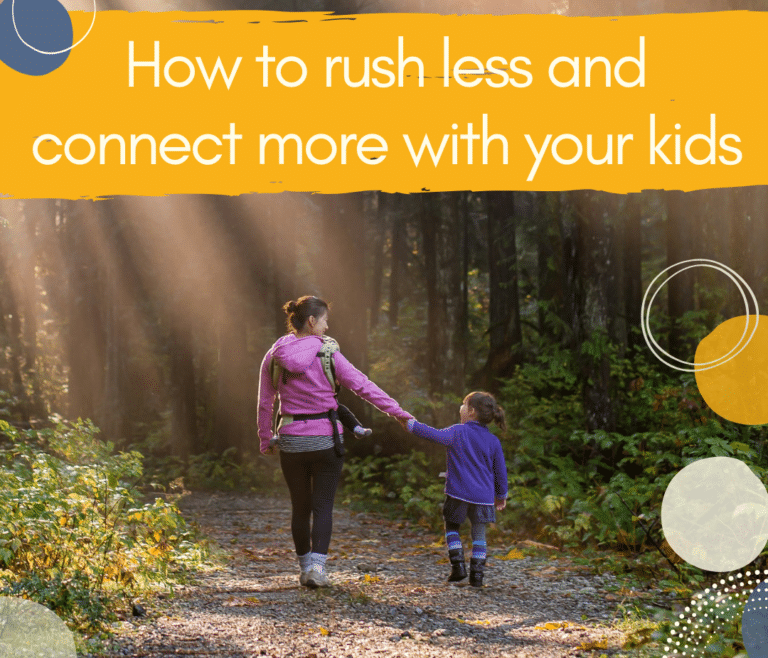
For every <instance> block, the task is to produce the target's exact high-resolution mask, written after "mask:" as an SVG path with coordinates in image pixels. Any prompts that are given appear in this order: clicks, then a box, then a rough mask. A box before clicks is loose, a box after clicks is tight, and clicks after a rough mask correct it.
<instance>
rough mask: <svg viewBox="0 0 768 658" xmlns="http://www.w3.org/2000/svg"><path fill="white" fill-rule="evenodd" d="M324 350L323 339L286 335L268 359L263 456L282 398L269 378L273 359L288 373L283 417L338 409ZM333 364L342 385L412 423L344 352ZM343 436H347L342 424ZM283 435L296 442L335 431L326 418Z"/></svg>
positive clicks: (262, 403)
mask: <svg viewBox="0 0 768 658" xmlns="http://www.w3.org/2000/svg"><path fill="white" fill-rule="evenodd" d="M322 346H323V341H322V340H321V339H320V338H319V337H318V336H304V337H303V338H297V337H296V336H295V335H294V334H287V335H285V336H283V337H281V338H279V339H278V340H277V342H276V343H275V344H274V345H273V346H272V347H271V348H270V349H269V351H268V352H267V353H266V355H265V356H264V360H263V361H262V362H261V377H260V379H259V439H260V440H261V448H262V450H264V449H266V447H267V446H268V445H269V439H270V438H271V437H272V408H273V404H274V401H275V395H276V394H277V392H278V391H277V390H275V387H274V386H273V384H272V377H271V376H270V372H269V365H270V362H271V361H272V359H276V360H277V362H278V363H279V364H280V365H281V366H282V367H283V368H285V371H286V377H285V378H284V380H281V381H280V382H279V383H278V389H279V393H280V403H281V405H282V410H283V413H285V414H291V415H296V414H315V413H321V412H324V411H328V410H329V409H336V408H338V406H339V404H338V402H337V401H336V398H335V397H334V395H333V394H334V390H333V388H332V387H331V383H330V382H329V381H328V377H326V375H325V371H324V370H323V366H322V363H321V362H320V359H319V358H318V356H317V353H318V352H319V351H320V348H321V347H322ZM333 360H334V367H335V369H336V379H337V380H338V381H339V384H341V385H342V386H344V387H346V388H348V389H349V390H351V391H352V392H354V393H356V394H357V395H359V396H360V397H361V398H363V400H366V401H367V402H370V403H371V404H372V405H373V406H374V407H376V408H377V409H379V410H381V411H383V412H384V413H386V414H389V415H390V416H394V417H396V418H411V417H412V416H411V414H409V413H408V412H407V411H404V410H403V409H401V408H400V405H399V404H397V402H395V401H394V400H393V399H392V398H391V397H389V396H388V395H387V394H386V393H385V392H384V391H382V390H381V389H380V388H379V387H378V386H376V384H374V383H373V382H372V381H371V380H370V379H368V377H366V376H365V375H364V374H363V373H362V372H360V371H359V370H358V369H357V368H355V367H354V366H353V365H352V364H351V363H350V362H349V361H347V359H346V358H345V357H344V355H343V354H342V353H341V352H334V354H333ZM339 432H340V433H341V432H342V426H341V423H339ZM281 433H283V434H290V435H293V436H330V435H331V434H333V428H332V427H331V422H330V421H329V420H327V419H325V418H321V419H318V420H297V421H294V422H293V423H291V424H290V425H286V426H284V427H282V428H281Z"/></svg>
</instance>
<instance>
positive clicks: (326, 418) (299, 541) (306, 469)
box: [259, 296, 412, 589]
mask: <svg viewBox="0 0 768 658" xmlns="http://www.w3.org/2000/svg"><path fill="white" fill-rule="evenodd" d="M283 310H284V311H285V312H286V314H287V315H288V330H289V332H290V333H289V334H287V335H286V336H283V337H282V338H280V339H278V340H277V342H276V343H275V344H274V345H273V346H272V347H271V348H270V350H269V351H268V352H267V354H266V355H265V356H264V360H263V361H262V363H261V378H260V381H259V439H260V442H261V452H262V453H264V454H271V452H272V451H273V448H271V447H270V440H271V438H272V413H273V407H274V400H275V395H279V396H280V413H281V415H282V417H283V418H282V422H281V425H280V428H279V430H278V431H279V435H280V437H279V441H278V445H279V448H280V466H281V468H282V470H283V475H284V476H285V481H286V483H287V485H288V489H289V491H290V493H291V505H292V508H293V511H292V516H291V533H292V534H293V542H294V544H295V546H296V555H297V556H298V560H299V568H300V569H301V574H300V576H299V582H300V583H301V584H302V585H306V586H307V587H310V588H312V589H314V588H316V587H328V586H329V585H330V582H329V580H328V577H327V575H326V573H325V560H326V557H327V554H328V546H329V545H330V542H331V529H332V522H333V520H332V514H333V501H334V498H335V496H336V487H337V486H338V484H339V477H340V475H341V467H342V466H343V464H344V458H343V456H342V455H343V443H342V442H343V439H342V437H341V432H342V429H341V427H340V425H339V423H338V419H337V415H336V409H337V407H338V402H337V401H336V397H335V393H336V391H335V388H334V386H333V384H331V381H330V380H329V378H328V375H327V373H326V370H325V369H324V367H323V364H322V358H321V355H322V354H323V352H325V353H326V354H327V350H324V349H323V345H324V339H323V336H324V335H325V332H326V331H327V330H328V304H326V302H324V301H323V300H322V299H319V298H318V297H311V296H307V297H301V298H300V299H298V300H297V301H295V302H294V301H291V302H288V303H287V304H286V305H285V306H284V307H283ZM326 340H328V339H326ZM321 350H323V351H321ZM330 358H331V359H332V360H333V366H334V367H335V373H334V374H335V377H336V380H337V381H338V382H339V383H340V384H341V385H342V386H345V387H347V388H348V389H350V390H351V391H353V392H354V393H356V394H357V395H358V396H360V397H361V398H363V399H364V400H367V401H368V402H370V403H371V404H372V405H374V406H375V407H377V408H378V409H380V410H381V411H383V412H384V413H387V414H390V415H391V416H394V417H395V418H397V419H406V420H407V419H408V418H411V417H412V416H411V414H409V413H408V412H407V411H404V410H403V409H401V408H400V405H398V404H397V402H395V401H394V400H393V399H392V398H390V397H389V396H388V395H387V394H386V393H385V392H384V391H382V390H381V389H380V388H379V387H378V386H376V385H375V384H374V383H373V382H371V381H370V380H369V379H368V378H367V377H366V376H365V375H364V374H363V373H361V372H360V371H359V370H357V368H355V367H354V366H353V365H352V364H351V363H350V362H349V361H347V359H346V358H345V357H344V356H343V355H342V354H341V352H339V351H338V350H336V351H333V353H332V354H331V355H330ZM310 517H311V521H312V525H311V530H310Z"/></svg>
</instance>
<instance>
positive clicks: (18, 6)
mask: <svg viewBox="0 0 768 658" xmlns="http://www.w3.org/2000/svg"><path fill="white" fill-rule="evenodd" d="M12 5H13V14H14V15H15V17H16V27H17V28H18V34H17V33H16V29H14V27H13V16H12V15H11V6H12ZM19 34H20V35H21V36H22V38H23V39H24V41H26V42H27V43H28V44H29V45H30V46H34V47H35V48H37V49H38V50H45V51H48V52H55V51H58V50H64V48H69V47H70V46H71V45H72V20H71V19H70V17H69V13H68V12H67V10H66V9H65V8H64V5H62V4H61V3H60V2H58V0H15V1H14V0H4V2H3V3H2V4H0V60H1V61H3V62H4V63H5V64H7V65H8V66H10V67H11V68H12V69H14V70H15V71H18V72H19V73H26V74H27V75H45V74H46V73H50V72H51V71H54V70H56V69H57V68H59V67H60V66H61V65H62V64H63V63H64V62H65V61H66V59H67V57H69V50H67V51H65V52H63V53H60V54H58V55H44V54H42V53H39V52H37V51H35V50H32V48H29V47H28V46H26V45H24V43H23V42H22V41H21V39H19Z"/></svg>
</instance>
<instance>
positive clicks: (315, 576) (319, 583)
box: [306, 569, 331, 589]
mask: <svg viewBox="0 0 768 658" xmlns="http://www.w3.org/2000/svg"><path fill="white" fill-rule="evenodd" d="M306 585H307V587H309V588H310V589H317V588H318V587H330V586H331V581H330V580H328V576H326V575H325V574H324V573H322V572H320V571H316V570H315V569H312V570H311V571H310V572H309V574H308V575H307V582H306Z"/></svg>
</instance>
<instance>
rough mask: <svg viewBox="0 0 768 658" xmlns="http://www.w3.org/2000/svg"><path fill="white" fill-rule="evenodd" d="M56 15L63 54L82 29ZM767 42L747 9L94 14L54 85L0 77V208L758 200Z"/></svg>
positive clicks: (766, 160)
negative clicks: (309, 197)
mask: <svg viewBox="0 0 768 658" xmlns="http://www.w3.org/2000/svg"><path fill="white" fill-rule="evenodd" d="M7 1H8V2H9V1H10V0H7ZM71 20H72V33H73V40H74V41H77V40H78V39H80V38H81V37H82V36H83V35H85V34H86V32H87V30H88V27H89V25H90V22H91V15H90V14H86V13H82V12H74V13H72V14H71ZM766 33H768V16H766V15H765V14H762V13H751V12H726V13H715V14H682V15H657V16H644V17H622V18H566V17H561V16H554V15H546V16H541V15H538V16H469V15H467V16H437V15H415V14H387V15H358V16H355V17H337V16H329V15H324V14H307V13H297V14H285V13H276V12H234V11H233V12H199V13H184V12H168V13H160V14H157V13H126V12H117V11H110V12H100V13H99V14H98V15H97V17H96V21H95V23H94V26H93V29H92V30H91V32H90V33H88V34H87V37H86V38H85V39H84V40H83V41H82V43H80V44H78V45H76V46H75V47H74V48H73V49H72V50H71V52H70V54H69V57H68V58H67V59H66V61H64V62H63V63H62V64H61V65H60V66H59V67H58V68H56V69H55V70H53V71H51V72H49V73H46V74H44V75H26V74H24V73H20V72H19V71H17V70H14V69H13V68H11V67H9V66H6V65H4V64H2V63H0V84H2V89H3V97H4V101H5V107H6V109H5V116H6V128H5V136H4V140H3V142H4V143H3V147H2V149H1V150H0V167H1V168H2V177H1V178H0V195H6V196H10V197H16V198H43V197H61V198H81V197H87V198H96V197H103V196H111V195H118V194H120V195H148V196H157V195H165V194H177V193H211V194H229V195H234V194H242V193H249V192H280V191H283V190H290V191H316V192H324V193H339V192H352V191H359V190H370V189H379V190H384V191H387V192H418V191H422V190H430V191H438V190H466V189H472V190H501V189H508V190H509V189H514V190H526V189H527V190H566V189H585V188H592V189H600V190H606V191H611V192H620V193H623V192H637V191H640V190H642V189H647V188H665V189H681V190H694V189H703V188H712V187H725V186H738V185H756V184H766V183H768V122H766V120H765V117H764V114H765V107H766V102H765V101H766V98H765V96H766V89H768V84H766V83H767V82H768V80H766V78H768V74H767V73H766V72H765V67H764V66H763V63H764V59H765V57H764V41H765V34H766ZM22 36H23V35H22Z"/></svg>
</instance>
